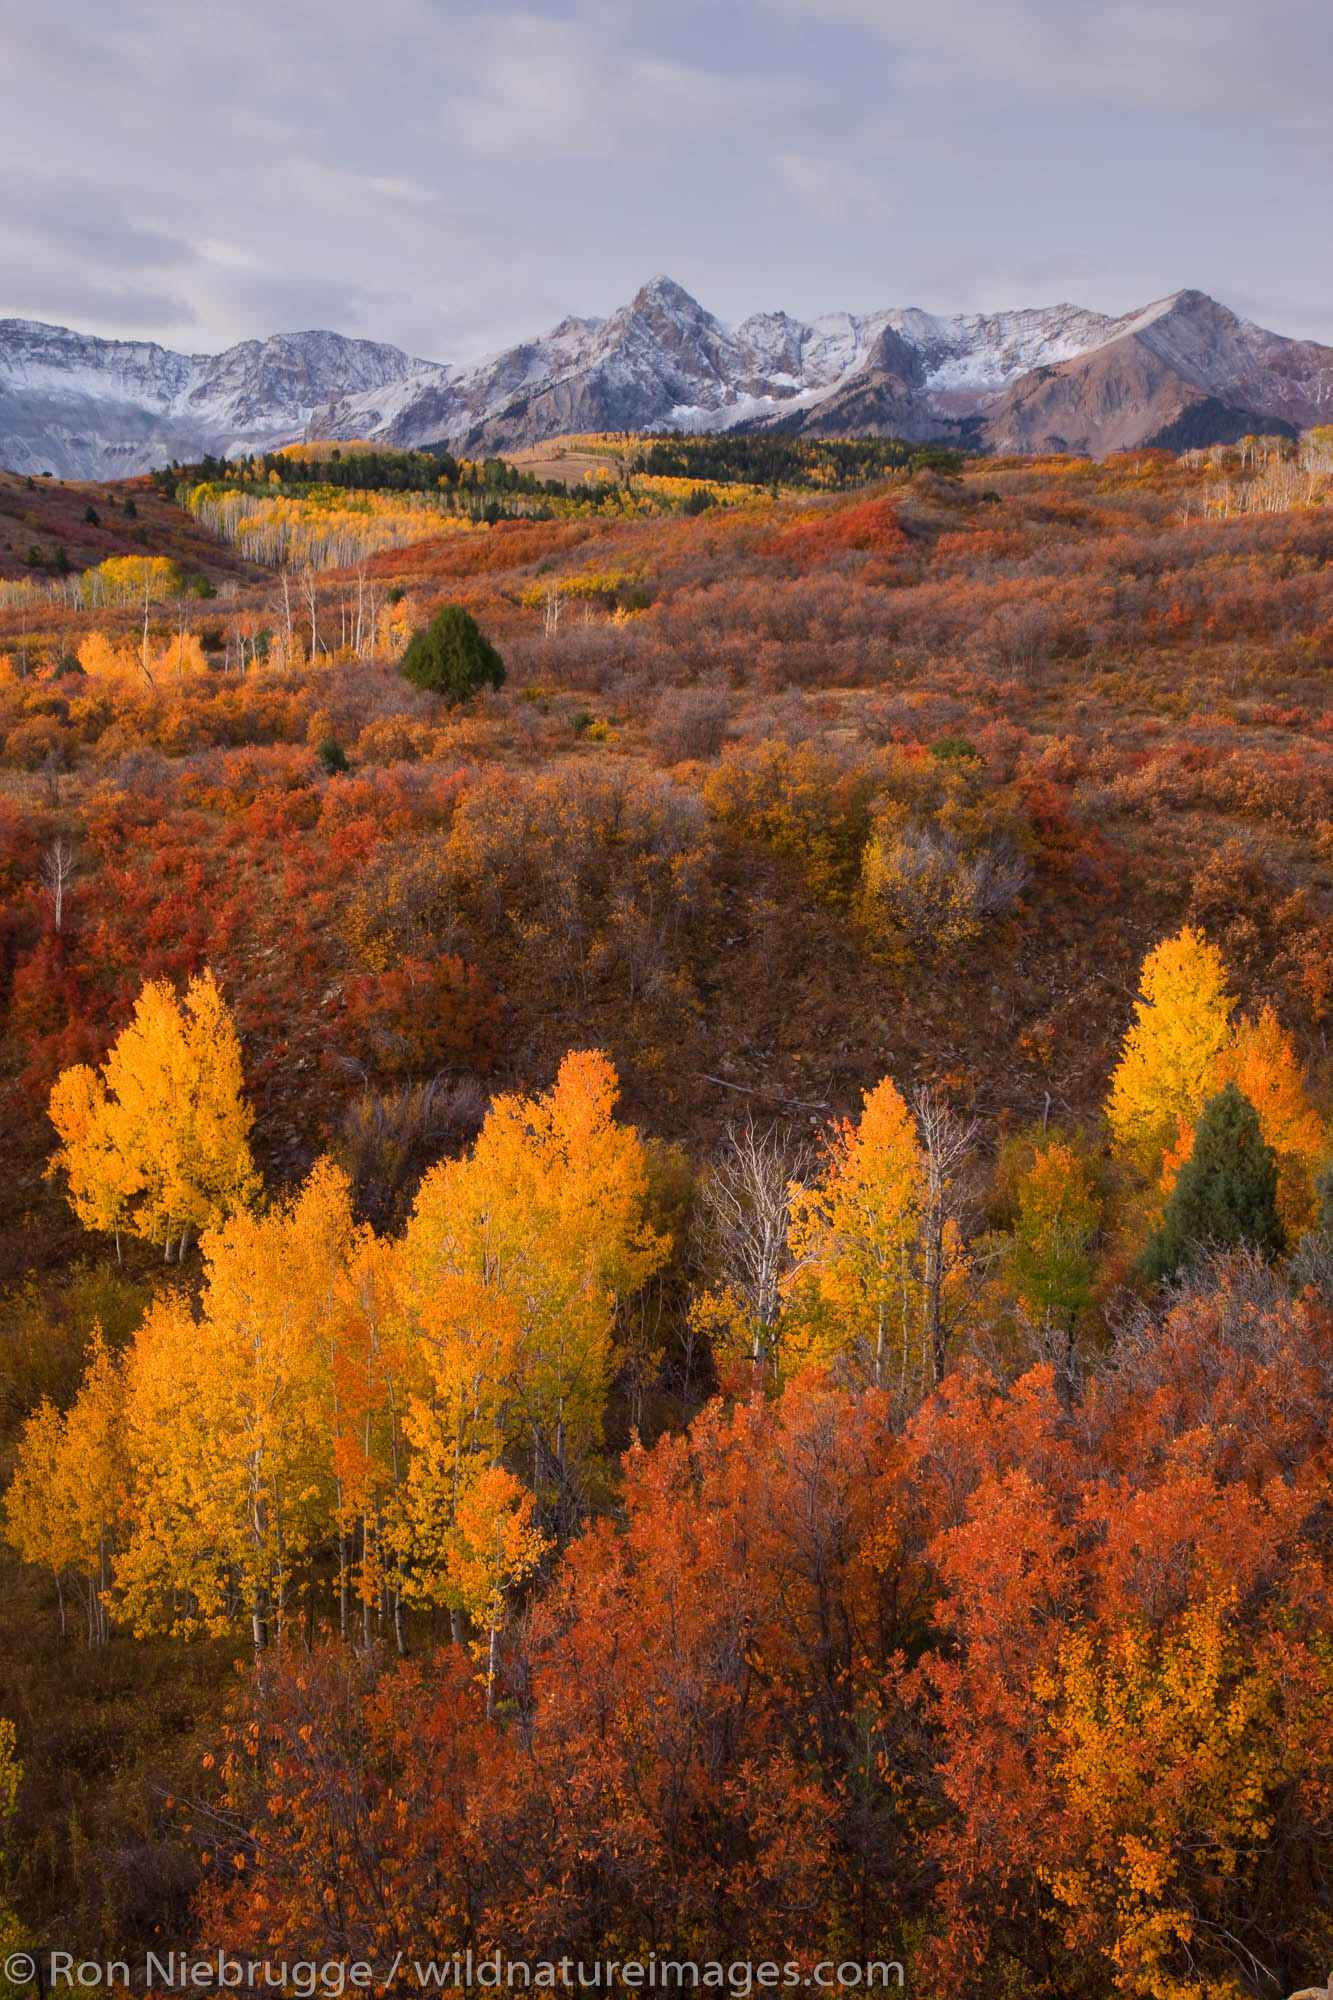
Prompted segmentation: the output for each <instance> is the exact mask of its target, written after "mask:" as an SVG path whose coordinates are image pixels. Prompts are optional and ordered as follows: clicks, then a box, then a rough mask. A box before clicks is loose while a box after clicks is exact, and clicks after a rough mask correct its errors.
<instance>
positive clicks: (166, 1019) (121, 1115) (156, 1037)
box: [49, 972, 259, 1262]
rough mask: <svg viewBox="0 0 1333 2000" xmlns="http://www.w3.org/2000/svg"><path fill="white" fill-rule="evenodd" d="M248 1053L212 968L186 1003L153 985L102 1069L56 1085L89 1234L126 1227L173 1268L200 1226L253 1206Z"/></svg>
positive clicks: (54, 1109)
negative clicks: (245, 1083) (245, 1085)
mask: <svg viewBox="0 0 1333 2000" xmlns="http://www.w3.org/2000/svg"><path fill="white" fill-rule="evenodd" d="M241 1082H242V1078H241V1047H240V1042H239V1040H238V1038H237V1034H236V1029H235V1027H234V1025H233V1023H232V1019H231V1016H230V1014H229V1013H228V1011H227V1007H226V1003H225V1002H224V1000H223V998H222V995H221V994H220V993H219V991H218V988H217V984H216V982H215V980H214V978H213V975H212V973H211V972H204V973H203V974H201V975H200V976H199V977H198V978H195V979H192V980H191V981H190V984H189V986H188V988H187V990H186V994H185V999H184V1003H183V1005H182V1004H181V1003H179V1002H178V1001H177V999H176V996H175V993H174V992H173V991H172V988H171V986H170V985H169V984H168V983H167V982H166V981H165V980H157V981H154V980H150V981H149V982H148V984H147V985H146V986H145V987H144V989H143V991H142V992H141V993H140V995H139V998H138V1000H137V1001H136V1002H135V1008H134V1018H133V1020H132V1021H131V1022H130V1023H129V1025H128V1026H127V1027H126V1028H125V1029H124V1030H123V1031H122V1032H121V1034H120V1036H119V1037H118V1039H117V1041H116V1042H115V1044H114V1046H113V1047H112V1049H111V1052H110V1054H109V1055H108V1057H107V1060H106V1062H105V1064H104V1065H103V1067H102V1070H101V1071H100V1073H97V1072H94V1071H93V1070H91V1069H89V1068H88V1067H87V1066H86V1065H84V1064H80V1065H78V1066H76V1067H75V1068H74V1069H70V1070H65V1071H63V1072H62V1074H61V1075H60V1076H59V1077H58V1078H57V1079H56V1082H55V1085H54V1087H53V1089H52V1092H51V1098H50V1107H49V1108H50V1116H51V1122H52V1124H53V1125H54V1126H55V1128H56V1131H57V1133H58V1135H59V1137H60V1139H61V1142H62V1143H61V1148H60V1151H59V1152H58V1153H57V1154H56V1155H55V1158H54V1159H53V1161H52V1163H51V1165H52V1168H53V1169H56V1168H63V1170H64V1172H65V1174H66V1176H67V1180H68V1185H69V1197H70V1203H71V1206H72V1207H73V1209H74V1212H75V1214H76V1215H77V1216H78V1217H79V1220H80V1221H81V1222H83V1223H84V1224H85V1225H86V1226H88V1227H90V1228H98V1229H111V1230H115V1231H119V1230H120V1228H122V1227H129V1228H130V1229H132V1230H133V1231H134V1233H135V1234H136V1235H138V1236H140V1237H143V1238H144V1239H145V1240H146V1241H148V1242H151V1243H158V1242H160V1243H162V1245H163V1254H164V1257H165V1259H166V1260H167V1261H168V1262H169V1261H170V1260H171V1257H172V1254H173V1251H175V1252H176V1254H177V1255H178V1256H183V1255H184V1253H185V1250H186V1248H187V1247H188V1242H189V1237H190V1233H191V1232H192V1231H196V1230H200V1229H206V1228H209V1227H211V1226H213V1225H215V1224H217V1223H219V1222H221V1221H222V1220H223V1219H224V1218H225V1217H226V1216H227V1215H229V1214H230V1213H231V1212H232V1211H233V1210H234V1209H237V1208H242V1207H244V1206H246V1205H247V1204H248V1203H249V1202H251V1201H253V1200H254V1198H255V1196H256V1195H257V1194H258V1192H259V1177H258V1175H257V1174H256V1172H255V1168H254V1163H253V1161H252V1159H251V1157H250V1146H249V1134H250V1127H251V1125H252V1124H253V1122H254V1114H253V1112H252V1111H251V1110H250V1107H249V1105H248V1104H247V1103H246V1102H245V1099H244V1097H243V1096H242V1094H241Z"/></svg>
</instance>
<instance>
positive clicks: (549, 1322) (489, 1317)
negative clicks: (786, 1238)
mask: <svg viewBox="0 0 1333 2000" xmlns="http://www.w3.org/2000/svg"><path fill="white" fill-rule="evenodd" d="M618 1089H619V1086H618V1081H617V1078H616V1074H615V1070H614V1068H613V1067H612V1065H611V1063H610V1062H609V1061H608V1059H607V1058H606V1056H604V1055H602V1054H601V1053H599V1052H597V1051H591V1052H583V1053H580V1054H573V1055H569V1056H566V1058H565V1060H564V1062H563V1063H562V1064H561V1066H560V1072H559V1075H558V1077H557V1079H556V1083H555V1087H554V1089H552V1090H551V1091H549V1092H548V1093H547V1094H546V1095H545V1096H542V1097H537V1098H527V1097H518V1096H506V1097H500V1098H497V1099H496V1101H495V1103H494V1104H493V1105H492V1106H491V1109H490V1111H489V1113H488V1115H487V1118H486V1122H485V1124H484V1126H483V1127H482V1131H481V1134H480V1136H479V1138H478V1140H477V1143H476V1146H475V1148H474V1150H473V1152H472V1154H471V1156H470V1158H468V1159H465V1160H446V1161H443V1162H441V1164H440V1165H439V1166H437V1167H435V1168H433V1169H432V1170H431V1172H430V1173H428V1174H427V1175H426V1177H425V1179H424V1180H423V1182H422V1184H421V1190H420V1193H419V1194H418V1197H417V1203H416V1207H415V1210H414V1212H413V1216H412V1220H411V1222H410V1224H409V1226H408V1229H407V1233H406V1237H405V1240H404V1246H403V1254H404V1301H405V1305H406V1307H407V1310H408V1311H409V1313H410V1314H411V1316H412V1318H413V1320H414V1323H415V1324H416V1325H417V1326H418V1327H419V1328H420V1331H421V1334H422V1337H423V1338H424V1340H425V1342H426V1345H427V1352H428V1356H429V1361H430V1368H431V1374H432V1390H433V1394H432V1399H431V1404H430V1408H429V1410H418V1412H417V1414H416V1419H415V1421H416V1426H417V1437H418V1444H419V1446H420V1447H421V1448H422V1465H423V1471H424V1468H425V1467H426V1466H427V1465H430V1464H433V1466H434V1471H433V1472H432V1474H431V1477H432V1478H433V1479H435V1480H444V1481H445V1482H446V1483H449V1484H451V1485H452V1490H453V1492H454V1494H455V1495H456V1494H457V1493H458V1492H459V1491H460V1490H461V1481H462V1477H463V1475H464V1473H465V1472H466V1471H467V1470H468V1469H469V1466H470V1463H471V1461H472V1460H473V1458H474V1457H476V1456H481V1457H483V1458H485V1459H486V1460H488V1461H492V1460H494V1459H495V1458H496V1457H497V1456H498V1454H499V1451H500V1449H501V1447H502V1446H504V1445H509V1446H510V1447H512V1448H513V1449H514V1450H516V1451H521V1452H522V1453H523V1454H524V1455H525V1456H530V1458H531V1462H532V1464H533V1468H534V1470H533V1485H534V1487H535V1488H536V1490H538V1491H539V1492H541V1491H545V1492H547V1493H549V1494H551V1495H552V1497H553V1498H554V1500H555V1501H556V1502H557V1504H558V1505H559V1506H560V1507H561V1508H562V1510H564V1511H566V1512H569V1511H571V1510H574V1509H576V1507H577V1504H578V1493H577V1482H578V1478H579V1476H580V1469H581V1468H582V1467H584V1466H586V1465H587V1464H588V1462H589V1461H590V1460H591V1459H593V1458H595V1456H596V1454H597V1452H598V1450H599V1448H600V1444H601V1430H602V1417H603V1412H604V1409H605V1404H606V1396H607V1391H608V1388H609V1386H610V1379H611V1368H612V1329H613V1325H614V1320H615V1312H616V1303H617V1300H618V1298H620V1297H621V1296H623V1295H624V1294H626V1293H628V1292H631V1291H633V1290H635V1289H636V1288H637V1287H638V1286H639V1285H641V1284H642V1283H643V1282H644V1281H645V1279H646V1278H648V1277H649V1276H650V1275H651V1274H652V1272H653V1271H654V1270H656V1269H657V1268H658V1266H659V1265H660V1264H661V1262H662V1261H663V1259H664V1258H665V1257H666V1255H667V1252H668V1250H669V1248H670V1244H669V1240H668V1239H667V1238H666V1237H664V1236H660V1235H658V1234H657V1233H656V1232H655V1231H653V1230H652V1229H651V1228H650V1227H649V1226H648V1225H647V1223H646V1222H645V1220H644V1199H645V1195H646V1193H647V1186H648V1180H647V1171H646V1167H645V1163H644V1155H643V1148H642V1146H641V1144H640V1141H639V1137H638V1134H637V1133H636V1132H635V1131H634V1130H633V1128H632V1127H629V1126H622V1125H618V1124H617V1123H616V1121H615V1119H614V1117H613V1115H612V1113H613V1109H614V1105H615V1100H616V1097H617V1094H618ZM423 1426H425V1427H428V1428H429V1429H430V1430H431V1432H432V1434H433V1438H434V1444H433V1446H432V1447H431V1449H430V1450H426V1448H425V1439H424V1434H423ZM455 1504H456V1501H455Z"/></svg>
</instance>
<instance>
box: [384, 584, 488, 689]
mask: <svg viewBox="0 0 1333 2000" xmlns="http://www.w3.org/2000/svg"><path fill="white" fill-rule="evenodd" d="M398 671H399V673H400V674H401V675H402V676H403V678H404V680H409V681H411V682H413V683H414V685H415V686H417V687H420V688H425V689H426V690H427V691H428V692H429V693H431V694H442V695H443V696H444V697H445V699H446V700H447V701H466V700H467V698H468V696H469V695H470V694H473V693H475V692H476V690H477V689H478V688H479V687H480V686H481V685H482V684H483V682H486V681H489V683H490V685H491V686H492V687H497V688H498V687H500V686H501V685H502V684H503V681H504V677H505V670H504V661H503V660H502V659H501V658H500V655H499V654H498V653H497V652H496V650H495V648H494V646H493V645H492V644H491V642H490V640H489V639H488V638H486V636H485V635H484V633H483V632H482V631H481V629H480V627H479V626H478V624H477V621H476V619H475V618H472V617H471V616H469V614H468V613H467V612H466V611H464V609H463V607H462V605H461V604H445V605H443V606H441V608H440V610H439V611H437V612H436V614H435V616H434V618H432V620H431V622H430V624H429V625H428V626H427V627H426V629H425V631H424V632H414V633H413V635H412V637H411V638H410V639H409V640H408V643H407V650H406V652H405V653H404V654H403V658H402V663H401V665H400V666H399V669H398Z"/></svg>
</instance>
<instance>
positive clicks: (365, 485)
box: [153, 445, 569, 500]
mask: <svg viewBox="0 0 1333 2000" xmlns="http://www.w3.org/2000/svg"><path fill="white" fill-rule="evenodd" d="M274 473H276V474H277V476H278V478H279V480H280V481H281V482H282V485H283V488H284V490H285V491H288V492H291V491H293V490H295V491H300V490H302V489H303V488H306V487H311V486H342V487H349V488H355V489H356V490H357V491H358V492H362V493H437V492H439V491H440V489H441V488H445V489H446V490H447V489H450V488H452V489H456V490H458V491H461V492H469V493H522V494H528V495H533V496H537V497H542V496H547V497H550V498H551V499H558V500H564V499H568V497H569V488H568V486H567V485H566V484H565V482H564V480H561V479H544V480H543V479H534V478H533V476H532V474H531V473H528V472H520V471H519V469H518V467H517V466H515V465H510V464H509V463H508V462H507V460H505V459H503V458H487V459H482V460H477V459H466V458H465V459H457V458H455V457H454V456H453V454H452V453H451V452H447V451H445V450H444V449H443V447H442V446H441V447H436V448H432V449H430V450H427V451H361V450H357V451H349V452H347V453H346V454H344V453H343V452H342V451H341V450H340V449H339V447H338V446H336V445H335V446H333V448H332V449H331V450H330V452H329V455H328V457H327V458H316V457H313V456H307V455H306V454H305V453H304V452H302V453H300V454H297V453H295V452H285V451H269V452H265V453H264V454H263V456H262V457H258V456H256V457H253V458H238V459H220V458H213V457H212V456H209V457H206V458H201V459H199V460H198V461H197V462H196V463H195V464H193V465H185V466H173V467H170V468H165V469H163V470H161V471H158V472H155V473H154V474H153V478H154V480H155V481H156V482H157V484H158V486H159V487H160V488H161V490H162V491H163V492H164V493H170V492H173V491H174V490H175V488H176V487H177V486H178V485H180V484H188V485H195V486H198V485H203V484H205V483H216V484H225V485H227V486H230V487H233V488H236V489H239V490H241V491H246V490H253V491H255V492H263V491H268V490H269V489H270V488H271V486H272V483H273V481H272V475H273V474H274Z"/></svg>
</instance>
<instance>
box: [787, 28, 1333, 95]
mask: <svg viewBox="0 0 1333 2000" xmlns="http://www.w3.org/2000/svg"><path fill="white" fill-rule="evenodd" d="M772 4H773V6H774V8H775V11H776V12H778V13H779V14H787V15H791V14H799V15H801V16H804V17H805V18H807V19H809V20H812V21H818V22H823V23H826V24H827V23H833V22H838V23H843V24H851V25H854V26H856V27H859V28H861V29H864V30H865V31H867V32H868V33H869V34H870V35H872V36H874V37H875V38H876V39H878V40H879V41H880V42H881V43H883V44H885V45H887V47H888V48H889V49H890V50H892V51H897V52H900V54H901V59H902V60H903V62H904V63H906V64H910V63H911V62H912V60H913V59H914V58H915V59H917V60H919V59H921V58H922V57H927V58H929V57H931V56H934V57H936V58H938V57H940V56H943V57H946V58H948V60H949V62H950V63H951V64H953V65H956V66H958V67H961V68H962V69H964V70H966V71H970V72H972V73H974V74H976V75H979V76H986V77H990V78H993V79H997V80H1004V81H1006V82H1009V83H1013V84H1016V85H1019V86H1022V87H1023V88H1025V89H1027V90H1030V91H1032V92H1034V93H1036V94H1039V95H1042V96H1052V95H1054V94H1057V93H1062V92H1073V93H1076V94H1078V95H1079V96H1082V97H1089V98H1099V99H1103V100H1108V99H1109V100H1116V101H1122V102H1126V103H1130V104H1134V105H1137V106H1143V107H1147V108H1153V109H1167V110H1170V111H1173V112H1174V113H1175V114H1176V115H1177V116H1178V117H1184V118H1188V119H1200V120H1204V121H1212V120H1218V119H1229V118H1232V117H1235V116H1237V115H1241V116H1245V117H1248V118H1251V119H1253V118H1256V117H1275V118H1277V119H1278V120H1279V121H1286V120H1289V119H1293V118H1298V117H1299V116H1300V115H1301V113H1302V112H1308V111H1309V110H1310V109H1312V108H1318V109H1320V110H1327V109H1328V107H1329V104H1330V99H1331V98H1333V37H1330V35H1329V30H1328V11H1327V5H1326V0H1267V4H1264V5H1262V6H1260V5H1256V4H1255V0H1210V4H1209V5H1208V6H1206V7H1205V6H1200V5H1199V4H1198V0H931V4H930V5H929V6H928V7H920V6H918V5H917V4H916V0H772ZM908 74H909V75H910V71H909V72H908Z"/></svg>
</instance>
